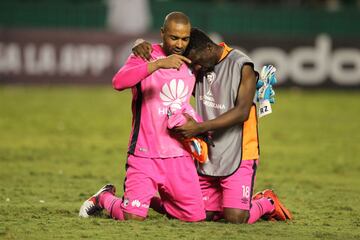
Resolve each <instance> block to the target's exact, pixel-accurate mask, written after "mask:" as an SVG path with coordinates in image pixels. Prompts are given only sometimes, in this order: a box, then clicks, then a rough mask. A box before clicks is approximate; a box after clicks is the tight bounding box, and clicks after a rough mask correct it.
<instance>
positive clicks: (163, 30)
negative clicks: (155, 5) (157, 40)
mask: <svg viewBox="0 0 360 240" xmlns="http://www.w3.org/2000/svg"><path fill="white" fill-rule="evenodd" d="M164 34H165V29H164V28H163V27H161V28H160V35H161V38H163V37H164Z"/></svg>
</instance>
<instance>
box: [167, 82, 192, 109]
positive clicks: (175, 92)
mask: <svg viewBox="0 0 360 240" xmlns="http://www.w3.org/2000/svg"><path fill="white" fill-rule="evenodd" d="M188 93H189V88H188V86H185V84H184V81H183V80H181V79H179V80H178V81H176V79H173V80H171V81H170V84H169V85H168V84H167V83H165V84H164V85H163V87H162V89H161V92H160V98H161V100H162V101H163V104H164V105H165V106H169V107H170V110H171V111H175V110H177V109H180V108H181V105H182V103H183V102H185V101H186V97H187V95H188Z"/></svg>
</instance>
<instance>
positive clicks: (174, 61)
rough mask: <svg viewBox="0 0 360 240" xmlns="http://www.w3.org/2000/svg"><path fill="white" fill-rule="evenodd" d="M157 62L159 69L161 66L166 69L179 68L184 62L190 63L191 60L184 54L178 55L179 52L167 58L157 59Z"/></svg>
mask: <svg viewBox="0 0 360 240" xmlns="http://www.w3.org/2000/svg"><path fill="white" fill-rule="evenodd" d="M155 63H156V65H157V67H158V69H159V68H165V69H168V68H175V69H177V70H179V69H180V67H181V65H183V64H184V63H188V64H190V63H191V60H190V59H188V58H186V57H184V56H181V55H178V54H172V55H170V56H168V57H166V58H162V59H158V60H156V61H155Z"/></svg>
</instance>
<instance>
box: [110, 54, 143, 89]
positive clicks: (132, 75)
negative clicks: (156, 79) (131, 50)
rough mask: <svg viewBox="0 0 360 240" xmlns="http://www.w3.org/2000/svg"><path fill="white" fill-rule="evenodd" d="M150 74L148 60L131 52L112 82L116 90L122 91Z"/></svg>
mask: <svg viewBox="0 0 360 240" xmlns="http://www.w3.org/2000/svg"><path fill="white" fill-rule="evenodd" d="M148 75H149V72H148V62H146V61H144V60H143V59H141V58H140V57H136V56H135V55H134V54H131V55H130V56H129V58H128V59H127V61H126V63H125V65H124V66H123V67H121V68H120V69H119V71H118V72H117V73H116V74H115V76H114V78H113V80H112V84H113V87H114V88H115V89H116V90H119V91H121V90H124V89H126V88H131V87H133V86H135V85H136V84H138V83H139V82H140V81H141V80H143V79H144V78H146V77H147V76H148Z"/></svg>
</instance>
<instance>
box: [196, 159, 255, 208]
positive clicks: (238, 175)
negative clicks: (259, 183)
mask: <svg viewBox="0 0 360 240" xmlns="http://www.w3.org/2000/svg"><path fill="white" fill-rule="evenodd" d="M257 164H258V161H257V160H243V161H241V164H240V167H239V168H238V169H237V170H236V171H235V172H234V173H233V174H232V175H230V176H228V177H207V176H199V179H200V185H201V191H202V194H203V200H204V204H205V209H206V211H216V212H221V211H222V210H223V208H238V209H241V210H250V207H251V198H252V193H253V187H254V183H255V174H256V168H257Z"/></svg>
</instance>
